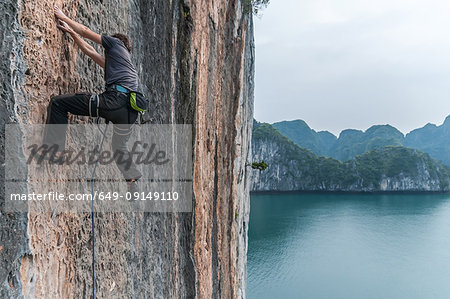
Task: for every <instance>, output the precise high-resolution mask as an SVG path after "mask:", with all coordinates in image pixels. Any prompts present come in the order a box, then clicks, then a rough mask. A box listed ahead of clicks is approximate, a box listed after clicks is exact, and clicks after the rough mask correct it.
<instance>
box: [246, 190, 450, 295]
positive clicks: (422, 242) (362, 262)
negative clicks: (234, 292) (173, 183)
mask: <svg viewBox="0 0 450 299" xmlns="http://www.w3.org/2000/svg"><path fill="white" fill-rule="evenodd" d="M247 259H248V266H247V275H248V280H247V298H250V299H252V298H254V299H264V298H275V299H278V298H308V299H309V298H311V299H315V298H326V299H332V298H345V299H351V298H358V299H359V298H362V299H367V298H377V299H378V298H382V299H387V298H402V299H403V298H405V299H406V298H407V299H414V298H424V299H425V298H426V299H428V298H430V299H435V298H436V299H438V298H442V299H448V298H450V195H424V194H389V195H384V194H383V195H379V194H377V195H374V194H292V193H291V194H263V195H261V194H258V195H251V205H250V224H249V241H248V258H247Z"/></svg>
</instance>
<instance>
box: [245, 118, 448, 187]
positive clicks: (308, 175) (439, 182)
mask: <svg viewBox="0 0 450 299" xmlns="http://www.w3.org/2000/svg"><path fill="white" fill-rule="evenodd" d="M255 128H256V129H255V130H254V132H253V141H252V151H253V160H254V161H261V160H264V161H265V162H266V163H267V164H268V168H267V169H266V170H264V171H261V172H260V171H258V170H253V172H254V173H253V176H252V191H366V192H374V191H430V192H448V191H450V169H449V168H448V167H446V166H444V165H442V164H441V163H439V162H438V161H436V160H434V159H432V158H431V157H430V156H429V155H428V154H425V153H423V152H420V151H419V150H415V149H409V148H405V147H401V146H398V147H384V148H380V149H374V150H372V151H369V152H367V153H365V154H363V155H361V156H357V157H356V158H354V159H351V160H348V161H346V162H341V161H338V160H335V159H333V158H327V157H318V156H316V155H315V154H314V153H312V152H311V151H310V150H307V149H304V148H301V147H299V146H298V145H296V144H294V143H293V142H292V141H291V140H289V139H288V138H287V137H285V136H283V135H281V133H279V132H278V131H277V130H276V129H275V128H274V127H273V126H271V125H269V124H256V125H255Z"/></svg>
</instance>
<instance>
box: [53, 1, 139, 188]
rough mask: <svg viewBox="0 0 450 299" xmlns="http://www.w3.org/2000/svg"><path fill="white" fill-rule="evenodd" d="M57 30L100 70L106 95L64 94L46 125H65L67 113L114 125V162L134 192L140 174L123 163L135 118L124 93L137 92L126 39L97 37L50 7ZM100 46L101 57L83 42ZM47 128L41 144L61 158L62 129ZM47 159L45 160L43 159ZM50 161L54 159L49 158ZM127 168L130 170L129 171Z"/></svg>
mask: <svg viewBox="0 0 450 299" xmlns="http://www.w3.org/2000/svg"><path fill="white" fill-rule="evenodd" d="M54 14H55V16H56V20H57V27H58V28H59V29H61V30H62V31H64V32H66V33H69V34H70V35H71V36H72V38H73V40H74V41H75V43H76V44H77V45H78V47H79V48H80V49H81V51H82V52H83V53H85V54H86V55H87V56H89V57H90V58H91V59H92V60H93V61H94V62H96V63H97V64H98V65H100V66H101V67H102V68H104V71H105V83H106V91H105V92H103V93H102V94H99V95H98V96H96V95H92V94H89V93H77V94H68V95H61V96H57V97H53V98H52V99H51V101H50V104H49V106H48V113H47V122H46V123H47V124H65V125H67V123H68V113H71V114H74V115H83V116H94V117H102V118H104V119H106V120H107V121H110V122H112V123H113V124H114V126H113V127H114V133H113V137H112V149H113V151H114V156H115V162H116V165H117V166H118V168H119V170H120V171H121V172H122V174H123V176H124V178H125V179H126V180H127V182H128V183H129V188H131V189H136V184H137V180H138V179H139V178H140V177H141V173H140V172H139V171H138V170H137V169H136V166H135V164H134V163H131V164H130V163H126V161H128V159H132V156H131V155H130V153H129V151H128V148H127V145H126V143H127V141H128V139H129V137H130V134H131V131H132V124H134V123H135V121H136V119H137V117H138V111H136V110H134V109H132V108H131V107H130V104H129V96H128V94H127V93H129V91H131V90H137V88H138V76H137V73H136V69H135V68H134V66H133V64H132V62H131V57H130V54H131V46H130V41H129V39H128V37H127V36H126V35H123V34H115V35H113V36H106V35H99V34H97V33H95V32H93V31H91V30H90V29H89V28H88V27H86V26H84V25H82V24H79V23H77V22H76V21H74V20H71V19H70V18H68V17H67V16H66V15H65V14H64V13H63V12H62V11H61V9H60V8H59V7H58V6H56V5H54ZM82 37H84V38H87V39H90V40H91V41H93V42H95V43H97V44H101V45H102V46H103V47H104V49H105V56H102V55H101V54H99V53H98V52H97V51H96V50H95V49H94V48H93V47H92V46H91V45H89V44H88V43H87V42H86V41H85V40H83V38H82ZM58 127H59V128H60V127H61V126H47V127H46V129H45V134H44V144H50V145H57V147H56V148H57V151H56V152H54V154H56V155H57V158H56V159H60V161H61V159H63V158H64V149H65V133H66V132H65V131H66V126H63V130H62V131H61V130H60V129H57V128H58ZM47 158H49V157H48V156H47ZM52 158H54V157H52ZM130 165H131V167H130Z"/></svg>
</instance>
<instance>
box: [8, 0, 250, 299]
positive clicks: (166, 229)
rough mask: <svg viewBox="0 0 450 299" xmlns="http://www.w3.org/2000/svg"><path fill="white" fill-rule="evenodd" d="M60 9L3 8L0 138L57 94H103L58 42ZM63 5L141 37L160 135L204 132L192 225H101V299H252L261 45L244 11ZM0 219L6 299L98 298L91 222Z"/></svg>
mask: <svg viewBox="0 0 450 299" xmlns="http://www.w3.org/2000/svg"><path fill="white" fill-rule="evenodd" d="M53 2H54V1H53V0H52V1H50V0H42V1H31V0H24V1H19V0H6V2H5V1H3V2H1V4H0V8H1V16H0V17H1V20H2V21H1V26H0V38H1V41H0V42H1V45H2V50H1V52H0V55H1V57H0V58H1V61H0V68H1V74H0V76H1V77H0V79H1V82H2V88H1V96H2V100H1V102H0V125H1V126H2V132H4V125H5V123H7V122H12V123H19V124H28V123H36V124H37V123H43V122H44V119H45V115H46V106H47V104H48V102H49V99H50V97H51V96H53V95H57V94H61V93H71V92H78V91H91V92H97V91H100V90H101V88H102V86H103V84H104V82H103V71H102V69H101V68H99V67H98V66H96V65H95V64H94V63H93V62H92V61H90V60H89V59H88V58H87V57H86V56H85V55H83V54H82V53H81V52H80V51H79V50H78V49H77V48H76V47H74V45H73V43H72V41H71V40H70V38H68V37H67V36H64V35H63V34H62V33H61V32H60V31H58V30H57V29H56V27H55V20H54V18H53V13H52V5H53ZM57 2H59V4H60V5H61V6H62V8H63V10H64V11H65V12H67V14H68V16H70V17H72V18H74V19H76V20H77V21H79V22H81V23H84V24H85V25H87V26H89V27H90V28H91V29H92V30H94V31H97V32H99V33H106V34H113V33H116V32H124V33H127V34H129V35H130V36H131V38H132V39H133V59H134V63H135V65H136V66H137V69H138V72H139V74H140V81H141V84H142V88H143V90H144V91H145V92H146V93H147V94H149V95H150V96H151V99H152V103H151V107H152V109H151V113H150V115H149V117H150V121H151V122H154V123H189V124H192V125H193V137H194V138H193V149H194V150H193V155H194V157H193V158H194V159H193V161H194V165H193V173H194V182H193V192H194V194H193V197H194V205H193V211H192V213H178V214H172V213H134V214H131V213H127V214H120V213H114V214H98V215H97V216H96V219H95V221H96V232H95V233H96V236H97V237H96V276H97V277H96V278H97V280H96V281H97V284H96V290H97V291H96V294H97V297H98V298H153V297H155V298H194V297H197V298H240V297H244V296H245V295H244V294H245V287H246V281H245V279H246V266H245V265H246V251H247V227H248V214H249V195H248V194H249V169H248V167H246V165H247V164H248V163H250V162H251V151H250V142H251V138H250V137H251V129H252V128H251V126H252V116H253V71H254V70H253V69H254V67H253V62H254V46H253V30H252V20H251V17H250V16H249V15H245V14H243V7H242V4H243V1H241V0H230V1H206V0H205V1H201V0H196V1H194V0H191V1H189V0H185V1H181V0H178V1H176V0H158V1H156V0H141V1H139V0H114V1H106V0H103V1H102V0H99V1H94V0H91V1H88V0H67V1H57ZM96 47H97V49H98V50H99V51H101V48H100V47H98V46H96ZM72 121H74V122H78V121H81V122H84V121H86V119H85V118H82V117H77V118H73V119H72ZM3 137H4V133H2V134H1V136H0V138H1V139H0V142H1V143H0V145H1V149H2V150H3V147H4V139H3ZM3 158H4V156H3V154H2V155H1V158H0V159H3ZM1 162H2V165H3V162H4V161H3V160H2V161H1ZM2 175H3V170H2ZM3 181H4V179H3V177H2V182H3ZM32 187H33V186H28V188H31V189H32ZM2 188H3V184H2ZM2 194H3V192H2ZM2 204H3V203H2ZM0 216H1V217H0V224H1V232H0V263H1V266H2V267H1V268H0V283H1V287H0V296H1V297H2V298H86V297H89V296H92V287H91V282H92V277H91V270H92V268H91V255H92V252H91V246H92V243H91V242H92V240H91V233H92V232H91V226H90V222H91V216H90V214H89V215H80V214H78V215H74V214H67V213H63V214H57V215H50V214H24V213H22V214H18V213H16V214H11V213H10V214H8V213H4V212H3V211H2V212H1V214H0Z"/></svg>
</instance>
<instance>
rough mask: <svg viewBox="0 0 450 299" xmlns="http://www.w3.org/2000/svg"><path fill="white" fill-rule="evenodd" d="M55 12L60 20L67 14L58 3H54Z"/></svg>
mask: <svg viewBox="0 0 450 299" xmlns="http://www.w3.org/2000/svg"><path fill="white" fill-rule="evenodd" d="M53 12H54V13H55V17H57V18H58V19H60V20H65V19H66V18H67V16H66V15H65V14H64V13H63V12H62V10H61V9H60V8H59V7H58V5H56V4H54V5H53Z"/></svg>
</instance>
